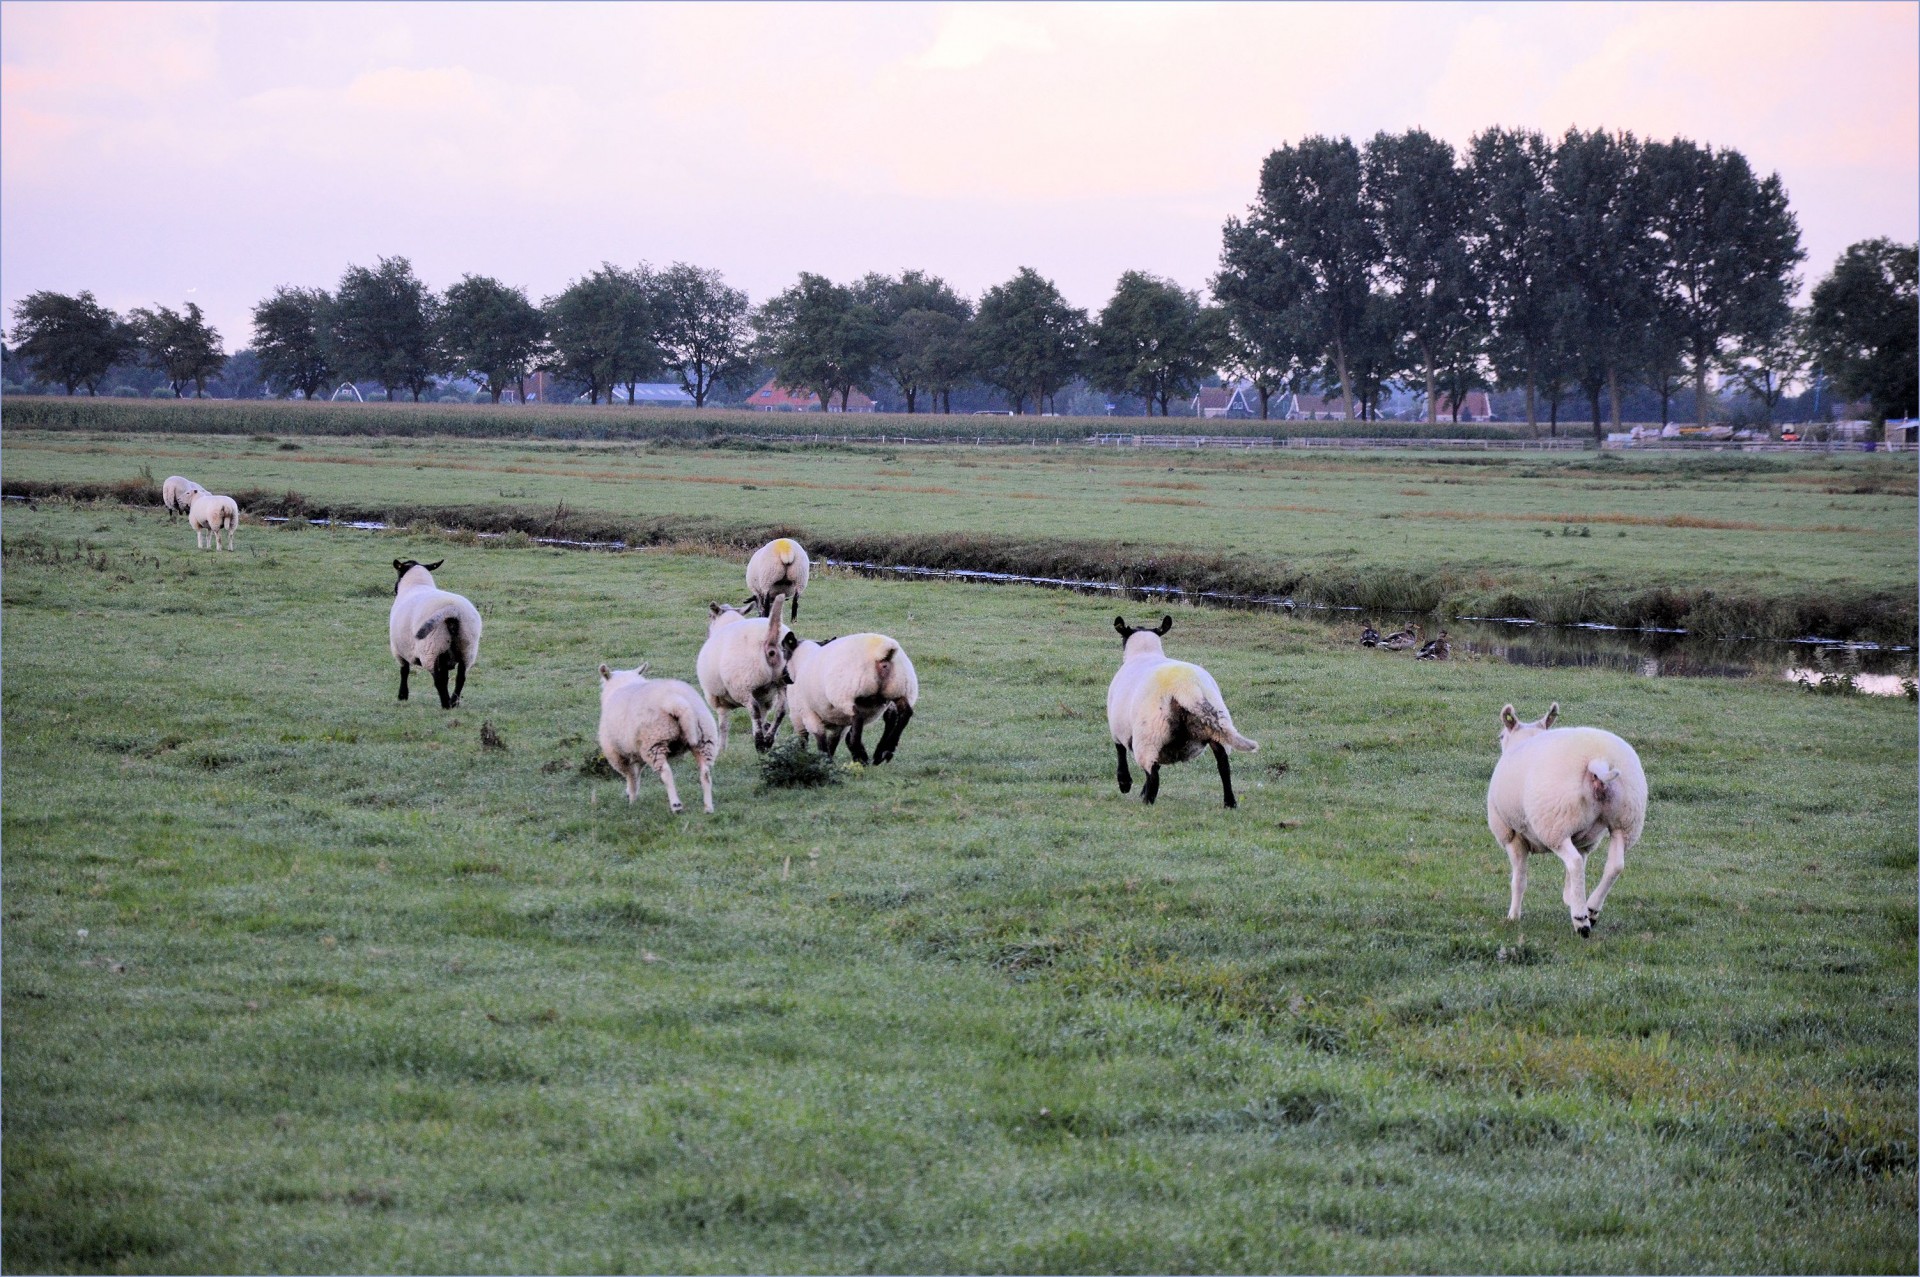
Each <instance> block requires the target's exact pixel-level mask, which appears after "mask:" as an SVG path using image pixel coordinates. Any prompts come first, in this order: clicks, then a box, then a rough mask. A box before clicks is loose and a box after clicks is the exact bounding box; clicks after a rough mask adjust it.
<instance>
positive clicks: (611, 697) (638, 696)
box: [600, 664, 721, 815]
mask: <svg viewBox="0 0 1920 1277" xmlns="http://www.w3.org/2000/svg"><path fill="white" fill-rule="evenodd" d="M720 748H721V741H720V729H719V728H718V727H717V726H716V725H715V724H714V718H713V714H712V712H711V711H710V710H708V709H707V707H706V704H705V703H704V702H702V701H701V699H700V694H699V693H698V692H696V691H694V690H693V689H692V688H691V687H689V686H687V685H686V684H685V683H682V682H681V681H680V680H679V679H677V678H654V679H650V678H648V677H647V667H646V666H645V665H644V664H642V665H640V666H639V667H637V668H635V669H630V670H616V669H608V668H607V667H606V666H605V665H602V666H601V667H600V752H601V753H602V754H604V755H605V756H606V759H607V762H608V763H609V764H610V765H611V766H612V767H613V770H615V771H617V772H619V773H620V775H621V776H622V777H623V778H625V780H626V782H627V801H628V802H632V801H633V800H634V798H635V796H636V795H638V794H639V792H640V768H641V765H642V764H645V765H646V766H648V767H651V768H653V770H654V771H655V772H657V773H659V775H660V783H661V784H663V785H665V786H666V787H667V805H668V806H669V807H671V808H673V810H674V813H675V814H676V815H677V814H679V813H680V812H681V811H683V810H684V808H682V807H681V805H680V791H679V790H677V789H675V788H674V785H673V769H672V768H671V767H669V766H668V765H667V760H668V759H671V758H678V757H679V756H680V755H682V754H686V753H692V754H693V755H694V756H695V757H696V758H698V759H699V760H700V796H701V799H702V805H703V806H705V808H706V810H707V811H708V812H709V813H711V812H712V811H713V760H714V759H716V758H718V757H719V756H720Z"/></svg>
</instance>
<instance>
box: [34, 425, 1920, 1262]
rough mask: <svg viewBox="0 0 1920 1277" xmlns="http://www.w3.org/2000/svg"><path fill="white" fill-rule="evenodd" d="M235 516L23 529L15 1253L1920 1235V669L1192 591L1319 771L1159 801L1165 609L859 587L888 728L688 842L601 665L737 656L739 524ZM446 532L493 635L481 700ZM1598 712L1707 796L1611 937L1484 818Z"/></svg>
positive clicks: (1138, 1254)
mask: <svg viewBox="0 0 1920 1277" xmlns="http://www.w3.org/2000/svg"><path fill="white" fill-rule="evenodd" d="M13 459H14V458H13V455H12V453H11V452H10V453H9V462H10V464H11V463H12V462H13ZM239 545H240V548H239V550H238V552H236V553H234V554H231V555H229V554H219V555H215V554H210V553H209V554H198V553H196V552H195V551H194V550H193V549H192V537H191V534H190V533H189V532H188V531H187V530H186V528H185V525H184V523H182V524H178V525H173V526H169V525H168V524H167V522H166V520H165V518H164V516H162V515H160V514H159V513H158V512H157V511H154V510H150V509H130V508H126V507H120V506H113V505H101V506H88V505H73V504H70V503H62V502H44V503H42V504H40V505H39V506H38V508H35V509H28V508H26V507H24V506H22V505H19V504H16V503H9V504H8V505H7V506H6V507H5V510H4V527H3V528H0V547H3V548H4V550H5V562H4V600H3V603H4V618H5V634H6V669H5V680H4V721H5V729H6V752H5V756H4V777H3V780H4V787H5V804H4V812H3V813H0V816H3V823H4V839H5V847H6V895H5V906H4V907H5V928H4V980H3V981H0V992H3V993H4V1010H5V1018H4V1060H3V1063H4V1121H3V1122H0V1129H4V1169H5V1194H4V1198H0V1211H3V1212H4V1242H3V1243H0V1248H3V1254H4V1266H5V1268H6V1269H7V1270H8V1271H21V1272H25V1271H52V1270H65V1271H239V1270H248V1271H289V1270H297V1271H338V1272H351V1271H453V1272H458V1271H535V1270H548V1271H580V1270H596V1271H612V1270H635V1271H688V1272H704V1271H770V1272H771V1271H866V1270H877V1271H1036V1272H1037V1271H1161V1272H1169V1271H1210V1270H1223V1271H1224V1270H1233V1271H1360V1270H1367V1271H1411V1270H1419V1271H1437V1270H1455V1271H1543V1270H1584V1271H1602V1270H1604V1271H1620V1272H1649V1271H1681V1270H1685V1271H1699V1270H1703V1269H1705V1270H1724V1271H1736V1270H1745V1271H1908V1272H1910V1271H1912V1270H1913V1267H1914V1254H1915V1246H1916V1228H1915V1212H1916V1194H1915V1148H1916V1137H1915V1124H1916V1115H1915V1090H1916V1076H1915V1046H1916V1023H1915V1001H1914V988H1915V980H1916V970H1915V928H1916V916H1915V902H1914V881H1915V832H1916V810H1915V805H1916V804H1915V792H1914V784H1913V777H1914V772H1915V767H1916V740H1915V721H1914V716H1913V713H1912V710H1911V708H1910V707H1908V706H1906V705H1904V704H1902V703H1887V702H1881V701H1878V700H1868V699H1865V698H1826V697H1816V696H1810V695H1807V694H1805V693H1803V692H1800V691H1797V690H1794V689H1792V688H1787V687H1783V686H1777V685H1772V684H1762V683H1751V684H1747V683H1725V682H1706V681H1700V682H1694V681H1685V680H1665V681H1656V680H1648V679H1641V678H1634V677H1631V676H1627V675H1621V674H1615V673H1610V672H1606V671H1595V670H1533V669H1525V668H1518V667H1511V666H1505V665H1500V664H1494V663H1486V662H1476V661H1456V662H1453V663H1449V664H1443V665H1434V664H1430V663H1425V664H1423V663H1416V662H1414V661H1412V660H1411V659H1409V658H1407V657H1405V656H1396V655H1390V654H1383V653H1370V652H1362V651H1360V650H1358V649H1351V648H1345V647H1334V646H1331V645H1330V644H1329V641H1328V640H1327V639H1326V638H1325V637H1324V632H1323V631H1321V630H1319V629H1317V628H1314V627H1312V626H1309V625H1307V624H1303V623H1299V622H1293V621H1289V620H1287V619H1284V618H1281V617H1277V616H1266V615H1250V614H1237V613H1225V612H1210V611H1201V610H1194V609H1187V608H1182V609H1177V610H1176V611H1175V620H1174V628H1173V631H1172V634H1171V635H1170V636H1169V640H1168V642H1169V646H1170V649H1171V651H1172V652H1173V654H1175V655H1176V656H1181V657H1186V658H1190V659H1195V660H1199V661H1201V662H1202V663H1204V664H1206V665H1207V666H1208V667H1209V668H1210V669H1211V670H1212V671H1213V672H1214V674H1215V675H1216V676H1217V677H1218V679H1219V681H1220V683H1221V685H1222V687H1223V688H1224V689H1225V692H1226V695H1227V697H1228V700H1229V704H1230V705H1231V706H1232V708H1233V711H1234V715H1235V719H1236V722H1237V723H1238V725H1239V726H1240V727H1241V729H1242V730H1243V731H1244V732H1246V733H1247V734H1248V735H1250V736H1252V737H1254V738H1256V739H1257V740H1259V741H1260V742H1261V746H1262V748H1261V750H1260V752H1259V753H1258V754H1255V755H1250V756H1249V755H1240V756H1237V758H1236V764H1237V767H1238V773H1237V776H1238V786H1237V787H1238V789H1239V795H1240V799H1241V806H1240V808H1239V810H1237V811H1225V810H1223V809H1222V808H1221V807H1220V805H1219V791H1218V785H1217V781H1216V780H1215V778H1214V777H1213V775H1212V772H1211V768H1210V767H1209V766H1207V765H1206V762H1205V760H1202V761H1201V762H1197V763H1195V764H1191V765H1188V766H1183V767H1179V768H1175V769H1173V770H1171V771H1169V772H1168V773H1167V776H1166V781H1165V784H1164V786H1163V791H1162V797H1161V800H1160V802H1159V804H1158V805H1157V806H1156V807H1154V808H1144V807H1142V806H1141V804H1140V803H1139V802H1138V799H1137V791H1136V795H1135V797H1133V798H1130V799H1129V798H1123V797H1121V796H1120V795H1119V794H1118V793H1117V792H1115V790H1114V787H1113V780H1112V768H1113V751H1112V748H1111V746H1110V744H1109V743H1108V738H1107V734H1106V727H1105V721H1104V712H1103V711H1104V690H1105V686H1106V683H1107V680H1108V679H1109V677H1110V676H1111V673H1112V671H1113V669H1114V667H1115V664H1116V661H1117V657H1118V651H1119V643H1118V640H1117V638H1116V637H1115V636H1114V634H1113V632H1112V630H1111V621H1112V615H1113V611H1114V607H1113V605H1112V604H1110V603H1108V602H1105V601H1102V600H1098V599H1087V598H1082V597H1079V596H1074V595H1070V594H1062V593H1054V592H1043V591H1035V590H1028V589H1022V588H1001V587H982V586H966V585H953V584H924V583H894V582H876V581H868V580H861V579H857V578H850V577H848V576H845V575H841V574H836V573H830V572H829V573H823V574H821V575H820V576H818V577H816V579H815V582H814V584H813V587H812V589H811V590H810V592H809V593H808V594H807V596H806V603H805V608H804V612H803V617H802V619H803V621H804V622H805V624H804V625H802V626H801V630H802V632H803V633H805V634H809V635H820V634H831V633H840V632H848V631H851V630H855V629H877V630H882V631H885V632H888V633H890V634H893V635H894V636H896V637H897V638H899V639H900V640H901V641H902V642H903V643H904V644H905V645H906V647H907V649H908V650H909V652H910V653H911V654H912V655H913V658H914V661H915V663H916V665H917V666H918V669H919V673H920V678H921V683H922V693H923V694H922V699H921V703H920V711H919V713H918V714H917V715H916V717H915V719H914V722H913V724H912V726H911V728H910V729H909V731H908V733H907V735H906V738H905V741H904V743H903V745H902V747H901V751H900V754H899V756H898V758H897V760H896V761H895V762H893V763H889V764H888V765H886V766H884V767H881V768H876V769H872V770H868V771H864V772H855V773H854V774H853V775H852V776H851V777H850V779H849V780H848V782H847V783H845V784H842V785H839V786H835V787H831V788H826V789H814V790H778V791H769V790H766V789H764V788H762V787H761V785H760V784H759V782H758V779H757V769H756V760H755V758H754V756H753V754H752V751H751V749H750V748H749V747H745V746H744V745H743V742H744V740H745V738H746V736H747V733H746V731H745V720H744V716H739V717H738V718H737V720H736V723H735V737H734V746H733V748H731V749H730V750H729V752H728V753H726V754H724V755H723V756H722V758H721V760H720V763H719V765H718V768H717V783H716V800H717V804H718V811H717V813H716V814H715V815H713V816H711V817H709V816H705V815H701V814H699V813H698V812H697V811H695V812H691V813H689V814H688V815H685V816H681V817H678V818H676V817H673V816H671V815H670V814H669V813H668V811H667V808H666V804H665V801H664V797H663V795H662V793H661V791H660V790H659V788H658V786H657V785H655V784H653V783H652V782H651V781H649V782H648V785H647V787H646V788H645V789H644V790H643V792H642V795H641V801H640V802H639V803H638V804H637V805H635V806H632V807H629V806H627V805H626V804H625V803H624V802H623V801H621V790H620V785H619V783H618V782H617V781H614V780H611V779H596V778H592V777H590V776H587V775H583V774H582V764H583V762H585V761H586V760H588V759H589V758H590V757H591V755H592V753H593V738H594V732H595V724H596V721H597V713H598V700H597V695H598V693H597V677H596V675H595V672H594V671H595V666H596V665H597V664H598V663H599V662H600V661H603V660H606V661H611V662H615V663H619V664H623V665H624V664H630V663H632V662H635V661H638V660H647V661H651V662H653V664H654V668H655V669H656V671H658V672H661V673H664V674H668V675H675V676H679V677H682V678H689V679H690V678H691V677H692V671H693V662H694V655H695V652H696V651H697V649H698V646H699V643H700V640H701V638H702V636H703V631H704V617H705V605H706V602H707V601H708V600H709V599H712V598H733V597H736V596H738V594H739V593H740V590H741V575H740V573H741V568H740V564H739V562H738V560H731V559H726V558H720V557H709V556H698V555H690V554H683V553H671V552H664V551H656V552H641V553H631V554H623V555H587V554H580V553H573V552H564V551H557V550H548V549H540V548H533V547H529V546H526V545H524V544H514V543H511V542H509V543H501V542H483V543H479V544H474V543H472V541H471V538H454V539H440V538H435V537H432V536H427V535H405V534H368V533H358V532H349V531H345V530H341V531H326V530H321V529H314V528H304V527H300V526H298V525H296V526H294V527H291V528H285V529H267V528H261V527H257V526H254V525H248V526H246V527H244V528H242V529H241V531H240V535H239ZM396 557H401V558H405V557H415V558H421V559H438V558H442V557H445V558H446V559H447V564H446V566H445V568H444V569H442V571H441V573H440V579H441V580H442V582H443V583H444V584H445V585H446V586H448V587H449V588H453V589H457V590H460V591H462V592H464V593H467V594H469V595H471V597H473V598H474V599H475V600H476V601H477V602H478V604H479V606H480V608H481V610H482V612H483V614H484V616H485V618H486V626H487V628H486V633H485V638H484V640H483V647H482V657H481V664H480V665H479V667H478V668H477V669H476V671H475V673H474V676H473V678H472V679H471V680H470V681H469V684H468V690H467V697H466V701H465V703H463V705H462V706H461V707H460V708H459V709H457V710H455V711H453V712H451V713H447V712H443V711H441V710H440V709H438V708H437V707H436V706H435V705H434V704H433V702H432V700H431V698H427V699H419V698H416V699H415V700H413V701H411V702H409V703H407V704H404V705H402V704H398V703H396V702H395V701H394V699H393V696H394V691H395V684H396V681H397V680H396V671H395V669H394V667H393V665H392V663H391V660H390V658H389V657H388V655H387V651H386V640H385V620H386V613H387V607H388V603H389V599H390V591H391V584H392V579H393V577H392V569H391V567H390V566H389V564H390V561H391V560H392V559H394V558H396ZM1132 610H1133V609H1132V608H1129V612H1130V613H1131V611H1132ZM1143 610H1144V609H1143ZM1552 699H1557V700H1559V701H1560V703H1561V705H1562V706H1563V709H1564V711H1565V716H1566V719H1567V721H1571V722H1575V723H1583V722H1590V723H1598V724H1604V725H1606V726H1608V727H1611V728H1613V729H1615V730H1618V731H1620V732H1621V733H1622V734H1624V735H1625V736H1627V737H1628V738H1629V739H1630V740H1632V741H1634V742H1635V743H1636V745H1637V746H1638V747H1639V749H1640V753H1641V756H1642V758H1643V759H1644V760H1645V763H1646V768H1647V772H1648V774H1649V777H1650V779H1651V785H1652V805H1651V813H1650V817H1649V820H1648V824H1647V831H1646V837H1645V840H1644V841H1643V843H1642V844H1641V846H1640V848H1639V849H1638V850H1637V851H1636V852H1635V853H1634V854H1633V855H1632V856H1631V858H1630V861H1629V865H1628V869H1627V872H1626V874H1625V876H1624V877H1623V878H1622V880H1621V881H1620V884H1619V885H1618V887H1617V888H1616V889H1615V891H1614V894H1613V896H1612V898H1611V900H1610V901H1609V903H1608V908H1607V911H1606V916H1605V918H1604V920H1603V922H1602V924H1601V927H1600V928H1599V930H1598V932H1597V933H1596V934H1595V936H1594V937H1593V938H1592V939H1590V940H1584V941H1583V940H1581V939H1579V938H1578V937H1577V936H1575V935H1574V933H1573V932H1572V930H1571V928H1570V927H1569V925H1568V923H1567V919H1566V916H1565V911H1564V908H1563V907H1562V906H1561V905H1560V902H1559V882H1560V873H1559V870H1558V866H1557V865H1550V864H1536V866H1535V875H1534V886H1533V890H1532V893H1531V895H1530V897H1529V901H1528V906H1529V908H1528V914H1527V917H1526V919H1525V921H1524V922H1523V923H1522V924H1519V925H1513V924H1509V923H1507V922H1505V921H1504V920H1503V915H1504V911H1505V906H1506V895H1507V875H1506V863H1505V857H1504V856H1503V855H1502V853H1501V852H1500V851H1499V849H1498V848H1496V847H1495V845H1494V843H1493V841H1492V838H1491V836H1490V835H1489V834H1488V832H1487V830H1486V827H1485V821H1484V794H1485V785H1486V779H1487V776H1488V774H1489V773H1490V771H1491V768H1492V765H1493V761H1494V757H1495V748H1494V735H1495V718H1496V715H1497V713H1498V710H1499V707H1500V705H1501V704H1502V703H1503V702H1505V701H1508V700H1511V701H1514V702H1515V703H1517V704H1518V705H1519V706H1520V708H1521V709H1522V710H1523V711H1524V712H1526V713H1528V714H1530V715H1531V714H1537V713H1539V712H1541V711H1542V710H1543V709H1544V708H1545V706H1546V704H1547V702H1548V701H1549V700H1552ZM483 723H491V724H492V726H493V727H494V729H495V731H496V732H497V733H498V734H499V735H500V736H501V737H502V738H503V739H504V741H505V743H506V745H507V748H506V749H505V750H504V751H501V750H488V749H484V748H483V747H482V745H481V743H480V731H481V726H482V724H483ZM682 774H683V777H686V779H684V780H683V784H685V785H688V786H691V785H692V784H693V782H692V780H691V777H690V774H689V773H688V772H686V771H685V770H684V764H683V773H682ZM695 792H697V790H696V791H695Z"/></svg>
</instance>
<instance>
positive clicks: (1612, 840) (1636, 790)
mask: <svg viewBox="0 0 1920 1277" xmlns="http://www.w3.org/2000/svg"><path fill="white" fill-rule="evenodd" d="M1559 716H1560V705H1559V703H1558V702H1555V703H1554V704H1553V706H1552V707H1551V708H1549V709H1548V710H1547V713H1546V716H1545V717H1544V718H1540V719H1538V720H1536V721H1534V722H1531V723H1523V722H1521V721H1520V720H1519V718H1518V717H1516V716H1515V714H1514V712H1513V706H1511V705H1506V706H1502V707H1501V710H1500V761H1499V762H1498V763H1497V764H1495V766H1494V769H1493V779H1492V780H1491V781H1489V782H1488V784H1487V827H1488V828H1489V829H1491V830H1493V836H1494V838H1495V839H1496V840H1497V841H1498V842H1499V843H1500V845H1501V846H1502V847H1503V848H1505V849H1506V853H1507V859H1508V860H1510V861H1511V862H1512V863H1513V901H1512V904H1511V905H1510V906H1509V907H1508V909H1507V920H1508V921H1510V922H1518V921H1519V920H1520V899H1521V897H1522V896H1524V895H1526V893H1527V856H1528V854H1529V853H1532V852H1552V853H1553V854H1554V855H1556V856H1558V857H1559V858H1560V861H1561V863H1562V864H1564V865H1565V866H1566V867H1567V883H1566V887H1565V889H1564V890H1563V891H1562V892H1561V899H1563V900H1564V901H1566V905H1567V912H1568V913H1569V914H1570V915H1572V918H1573V926H1574V930H1576V931H1578V932H1579V933H1580V934H1581V935H1583V936H1585V935H1591V934H1592V933H1593V924H1594V923H1595V922H1596V921H1598V920H1599V917H1600V906H1601V905H1603V904H1605V903H1606V900H1607V892H1609V891H1610V890H1612V889H1613V883H1614V879H1616V878H1618V877H1619V876H1620V871H1621V870H1622V869H1625V868H1626V867H1627V850H1628V849H1629V848H1630V847H1632V846H1633V845H1634V844H1635V843H1637V842H1639V841H1640V830H1641V827H1642V826H1643V825H1644V824H1645V823H1646V819H1647V777H1646V773H1645V772H1643V771H1641V770H1640V756H1639V755H1638V754H1636V753H1634V752H1633V746H1631V745H1629V744H1627V742H1625V741H1623V740H1621V739H1620V738H1619V737H1618V736H1615V735H1614V734H1613V733H1612V732H1605V731H1601V730H1600V729H1599V728H1597V727H1554V725H1553V720H1554V719H1556V718H1558V717H1559ZM1602 839H1606V840H1608V845H1607V867H1606V870H1605V871H1604V872H1603V873H1602V874H1601V876H1600V885H1599V886H1598V887H1596V888H1594V891H1593V894H1592V895H1591V896H1589V895H1588V894H1587V859H1586V858H1587V856H1588V855H1589V854H1591V853H1592V852H1593V850H1594V849H1595V848H1596V847H1598V846H1599V845H1600V842H1601V840H1602Z"/></svg>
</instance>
